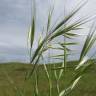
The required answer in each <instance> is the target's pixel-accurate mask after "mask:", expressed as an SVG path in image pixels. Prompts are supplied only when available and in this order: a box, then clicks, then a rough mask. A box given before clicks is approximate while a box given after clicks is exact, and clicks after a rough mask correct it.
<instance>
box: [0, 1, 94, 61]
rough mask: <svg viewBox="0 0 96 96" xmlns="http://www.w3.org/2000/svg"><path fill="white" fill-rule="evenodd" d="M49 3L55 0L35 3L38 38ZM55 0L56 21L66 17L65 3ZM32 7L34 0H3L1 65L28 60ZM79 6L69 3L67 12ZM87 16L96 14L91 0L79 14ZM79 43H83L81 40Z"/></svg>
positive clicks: (0, 43)
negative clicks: (28, 34) (6, 62)
mask: <svg viewBox="0 0 96 96" xmlns="http://www.w3.org/2000/svg"><path fill="white" fill-rule="evenodd" d="M50 1H52V0H42V2H41V0H36V4H37V13H38V14H37V15H38V17H37V35H38V33H39V32H40V31H41V30H42V27H43V26H44V25H45V24H46V18H47V13H48V8H49V5H50ZM54 1H55V10H54V17H55V18H53V22H54V21H55V20H56V19H57V18H58V16H61V17H62V16H63V15H64V13H63V12H64V1H65V0H54ZM78 1H80V0H78ZM31 4H32V1H31V0H0V62H4V61H28V51H27V50H28V49H27V33H28V31H29V26H30V20H31V14H32V12H31V11H32V5H31ZM52 4H53V3H52V2H51V5H52ZM76 4H77V0H71V1H70V0H66V7H67V12H70V11H71V9H72V8H73V6H75V5H76ZM87 14H96V0H89V1H88V4H87V5H86V6H85V7H84V8H83V9H82V10H81V11H80V13H79V14H78V16H82V17H83V16H86V15H87ZM88 26H89V25H88ZM86 30H87V29H86ZM36 38H38V36H37V37H36ZM36 40H37V39H36ZM78 40H79V41H82V39H78ZM35 42H36V41H35ZM34 48H35V47H34Z"/></svg>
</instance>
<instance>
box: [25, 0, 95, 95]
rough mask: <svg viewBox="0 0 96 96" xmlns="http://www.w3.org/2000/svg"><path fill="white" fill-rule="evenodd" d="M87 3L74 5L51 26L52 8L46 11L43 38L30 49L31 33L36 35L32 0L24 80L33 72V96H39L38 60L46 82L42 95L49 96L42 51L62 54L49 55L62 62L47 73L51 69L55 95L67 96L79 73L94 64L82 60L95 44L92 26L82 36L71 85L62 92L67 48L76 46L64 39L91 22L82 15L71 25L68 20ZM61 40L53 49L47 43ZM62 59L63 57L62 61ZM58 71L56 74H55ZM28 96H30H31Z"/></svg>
mask: <svg viewBox="0 0 96 96" xmlns="http://www.w3.org/2000/svg"><path fill="white" fill-rule="evenodd" d="M86 3H87V1H84V2H83V1H82V2H80V3H79V4H78V6H76V7H75V8H74V9H73V10H72V11H71V12H70V13H69V14H68V15H67V16H64V18H63V20H61V21H59V20H58V21H59V23H55V24H54V25H52V26H51V21H52V16H53V15H52V14H53V11H54V7H53V8H52V9H51V10H50V11H49V15H48V20H47V24H46V28H44V29H46V30H44V31H43V33H44V34H45V33H46V35H44V36H45V37H44V36H43V34H41V36H40V39H39V41H38V46H37V48H36V49H35V50H34V49H33V46H34V39H35V33H36V17H37V15H36V2H35V0H33V14H32V23H31V28H30V32H29V47H30V52H29V53H30V63H31V64H33V67H32V70H30V72H28V74H27V77H26V79H30V78H31V77H32V76H33V74H34V73H35V87H34V90H35V91H34V93H33V94H34V96H40V94H39V88H38V80H39V79H38V75H39V73H37V70H39V61H40V60H42V61H43V65H44V70H45V73H46V76H47V79H48V82H49V93H46V96H53V95H52V79H51V74H50V72H48V68H47V66H46V64H45V60H44V59H45V57H44V54H46V52H47V51H48V50H49V49H52V50H53V51H54V50H58V51H62V52H63V54H59V55H55V56H50V58H53V57H55V59H60V60H63V61H62V65H61V66H60V67H56V66H55V64H54V66H53V68H51V69H50V70H52V71H53V72H54V76H55V80H56V86H57V87H56V88H57V93H58V94H57V96H67V95H68V94H70V92H71V91H72V90H73V89H74V87H75V86H76V84H77V83H78V81H79V80H80V79H81V78H82V76H83V74H84V73H85V72H86V70H87V69H88V68H89V67H90V66H91V65H92V64H94V61H91V62H90V59H91V58H86V56H87V54H88V52H89V51H90V49H91V48H92V46H93V44H94V43H95V41H96V35H95V34H94V33H95V30H96V24H95V23H94V24H93V25H92V27H91V28H90V31H89V34H88V35H87V37H86V40H85V42H84V46H83V48H82V51H81V53H80V59H79V60H78V64H77V66H76V68H75V69H74V73H75V75H74V77H73V78H72V80H71V82H70V83H69V85H68V86H67V87H66V88H64V90H61V89H60V84H59V83H60V79H61V77H62V75H64V74H66V70H67V57H68V56H69V55H71V53H70V52H71V49H70V48H69V46H73V45H78V42H69V41H68V40H66V39H73V38H75V37H76V36H78V37H79V35H78V33H77V34H76V33H74V32H75V31H76V30H80V29H82V28H81V25H83V24H85V23H87V22H89V21H90V20H93V19H94V17H90V16H86V17H84V18H79V19H78V20H75V21H73V22H71V20H73V19H74V16H75V15H76V14H77V13H78V12H79V10H80V9H81V8H82V7H83V6H84V5H85V4H86ZM61 37H64V38H65V39H64V40H62V41H61V42H57V43H56V44H57V46H58V47H55V46H54V43H52V44H51V43H50V42H54V40H55V39H56V38H61ZM62 57H63V58H62ZM57 71H59V74H58V72H57ZM33 94H32V95H33Z"/></svg>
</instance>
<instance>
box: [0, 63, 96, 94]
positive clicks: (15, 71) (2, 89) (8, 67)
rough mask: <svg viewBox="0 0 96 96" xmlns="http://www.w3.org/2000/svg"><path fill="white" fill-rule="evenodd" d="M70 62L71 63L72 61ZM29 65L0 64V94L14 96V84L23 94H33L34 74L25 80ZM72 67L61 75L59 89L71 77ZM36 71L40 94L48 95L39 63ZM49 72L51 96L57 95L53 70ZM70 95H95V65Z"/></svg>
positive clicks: (44, 76)
mask: <svg viewBox="0 0 96 96" xmlns="http://www.w3.org/2000/svg"><path fill="white" fill-rule="evenodd" d="M70 63H71V64H73V62H70ZM59 65H60V64H57V66H59ZM47 66H48V68H49V67H50V66H49V65H47ZM51 66H53V65H51ZM31 67H32V65H29V64H21V63H7V64H0V96H16V91H15V90H14V86H17V87H18V88H19V89H20V90H21V91H22V92H23V93H24V94H25V96H33V94H32V93H33V91H34V75H33V77H32V78H31V79H30V80H27V81H25V74H26V71H28V70H30V69H31ZM73 68H74V67H73ZM73 68H71V67H70V68H68V69H67V72H66V74H64V75H63V76H62V78H61V81H60V89H61V90H62V89H63V88H64V87H66V86H67V85H68V84H69V82H70V80H71V79H72V76H73V74H74V73H73ZM4 72H7V73H8V75H9V76H10V77H11V78H12V79H13V80H14V83H15V84H10V82H9V81H8V79H7V77H6V74H5V73H4ZM38 73H39V77H38V78H39V82H38V83H39V86H38V87H39V93H40V96H48V94H47V95H46V93H48V91H49V89H48V87H49V85H48V81H47V79H46V74H45V72H44V69H43V66H42V65H40V67H39V69H38ZM50 73H51V79H52V83H53V90H52V91H53V95H52V96H57V90H56V82H55V78H54V74H53V70H51V71H50ZM53 81H54V82H53ZM70 96H96V65H94V66H92V67H91V68H90V69H89V70H88V71H87V73H86V74H85V75H84V76H83V78H82V80H80V82H79V83H78V85H77V86H76V87H75V89H74V90H73V92H72V93H71V95H70Z"/></svg>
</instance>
